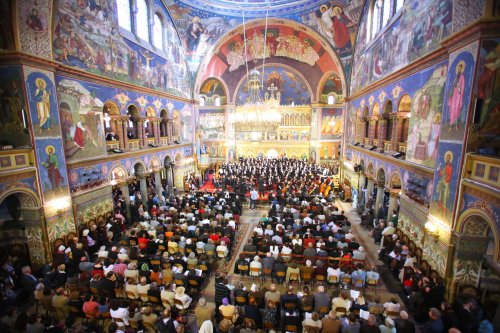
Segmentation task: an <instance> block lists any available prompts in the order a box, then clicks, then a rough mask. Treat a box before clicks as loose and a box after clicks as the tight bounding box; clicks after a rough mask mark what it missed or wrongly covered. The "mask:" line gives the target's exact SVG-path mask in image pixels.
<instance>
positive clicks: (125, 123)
mask: <svg viewBox="0 0 500 333" xmlns="http://www.w3.org/2000/svg"><path fill="white" fill-rule="evenodd" d="M122 127H123V139H122V140H123V146H124V148H125V149H128V119H127V118H123V119H122Z"/></svg>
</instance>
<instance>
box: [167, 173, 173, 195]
mask: <svg viewBox="0 0 500 333" xmlns="http://www.w3.org/2000/svg"><path fill="white" fill-rule="evenodd" d="M167 187H168V189H167V191H168V195H171V194H173V193H174V168H173V167H172V166H169V167H168V168H167Z"/></svg>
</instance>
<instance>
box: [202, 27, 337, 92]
mask: <svg viewBox="0 0 500 333" xmlns="http://www.w3.org/2000/svg"><path fill="white" fill-rule="evenodd" d="M267 23H268V24H267V36H268V37H267V38H266V45H267V46H268V47H267V49H266V51H265V52H264V50H263V46H264V35H265V32H266V25H265V20H254V21H251V22H248V23H247V24H246V25H245V28H246V29H245V34H244V33H243V25H239V26H237V27H235V28H234V29H232V30H230V31H228V32H227V33H226V34H225V35H224V36H223V37H222V38H221V39H219V40H218V41H217V42H216V43H215V44H214V45H212V47H211V48H210V49H209V50H208V52H207V54H206V56H205V57H204V58H203V60H202V61H201V63H200V70H199V71H198V73H197V77H196V79H195V86H194V93H195V98H196V94H197V92H199V89H200V85H201V83H202V82H204V81H205V80H206V79H208V78H211V77H215V78H220V79H222V80H223V81H224V82H225V84H227V86H228V88H229V91H228V92H227V93H228V97H229V101H231V100H232V98H231V97H232V96H234V95H233V94H234V92H235V91H234V89H235V87H236V85H237V84H238V83H239V82H240V80H241V78H243V77H244V76H245V75H246V73H247V66H248V70H251V69H252V68H255V67H258V66H262V64H263V63H265V65H267V66H272V65H278V66H281V67H283V66H284V67H290V68H293V69H295V70H296V71H298V72H299V73H302V74H303V75H304V76H305V77H306V80H307V83H308V86H309V87H311V89H312V91H313V96H312V98H313V101H315V100H316V98H315V96H316V95H317V91H318V89H320V83H321V82H322V81H324V80H325V75H327V73H329V75H335V76H337V77H338V78H339V80H340V82H341V86H342V87H343V89H342V90H343V93H344V96H345V93H346V90H345V87H346V82H347V80H346V75H345V73H344V68H343V66H342V63H341V59H340V58H339V56H338V54H337V53H336V52H335V50H334V49H333V48H332V47H331V45H330V44H329V43H328V41H326V40H325V38H324V37H323V36H322V35H320V34H319V33H317V32H316V31H314V30H313V29H311V28H309V27H307V26H305V25H303V24H300V23H297V22H294V21H291V20H286V19H275V18H273V19H268V22H267ZM245 36H246V51H245ZM245 52H246V57H245ZM264 53H265V54H266V57H265V59H263V57H262V55H263V54H264ZM245 59H246V60H247V63H245Z"/></svg>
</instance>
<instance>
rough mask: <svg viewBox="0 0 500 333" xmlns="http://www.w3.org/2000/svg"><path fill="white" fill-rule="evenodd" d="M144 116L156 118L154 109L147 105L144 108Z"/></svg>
mask: <svg viewBox="0 0 500 333" xmlns="http://www.w3.org/2000/svg"><path fill="white" fill-rule="evenodd" d="M146 117H147V118H156V110H155V108H154V107H152V106H148V107H147V108H146Z"/></svg>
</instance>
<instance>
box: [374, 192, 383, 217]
mask: <svg viewBox="0 0 500 333" xmlns="http://www.w3.org/2000/svg"><path fill="white" fill-rule="evenodd" d="M384 190H385V188H384V186H377V198H376V200H375V215H377V214H378V211H379V206H380V204H383V203H384Z"/></svg>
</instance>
